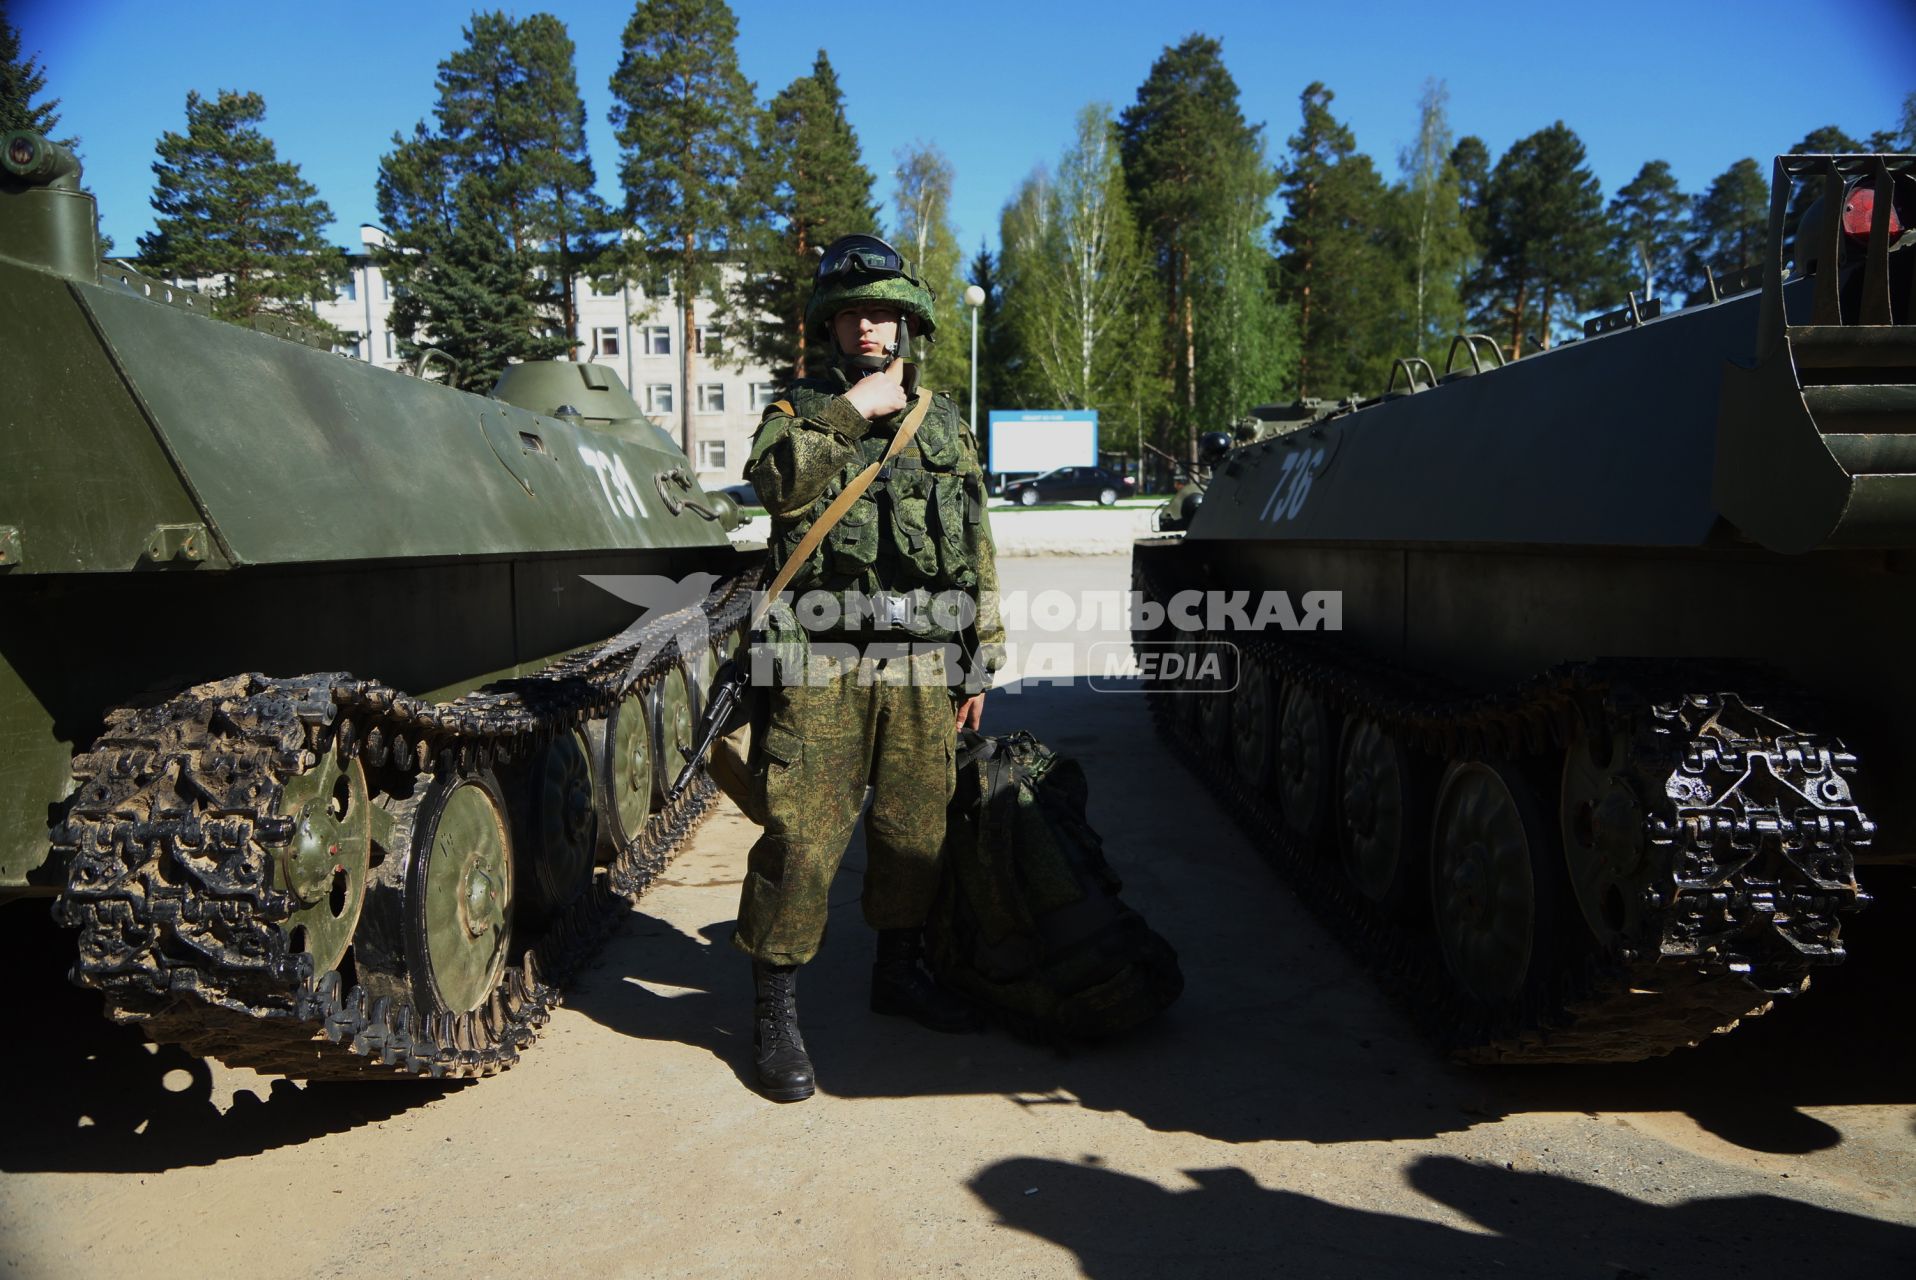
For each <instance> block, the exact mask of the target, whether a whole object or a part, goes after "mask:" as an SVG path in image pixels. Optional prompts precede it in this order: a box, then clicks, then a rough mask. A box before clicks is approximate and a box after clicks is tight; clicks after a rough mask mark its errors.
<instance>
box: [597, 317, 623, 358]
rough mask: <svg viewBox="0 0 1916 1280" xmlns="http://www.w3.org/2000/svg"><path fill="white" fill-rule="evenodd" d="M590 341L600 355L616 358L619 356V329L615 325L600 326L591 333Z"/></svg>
mask: <svg viewBox="0 0 1916 1280" xmlns="http://www.w3.org/2000/svg"><path fill="white" fill-rule="evenodd" d="M592 339H593V345H595V346H596V347H597V348H598V352H599V354H600V355H602V356H616V355H618V354H619V327H618V326H617V325H613V324H602V325H600V326H599V327H598V328H596V329H594V330H593V331H592Z"/></svg>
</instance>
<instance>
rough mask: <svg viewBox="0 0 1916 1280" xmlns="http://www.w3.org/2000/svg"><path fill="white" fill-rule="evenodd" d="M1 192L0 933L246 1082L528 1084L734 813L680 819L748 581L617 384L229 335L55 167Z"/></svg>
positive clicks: (537, 368)
mask: <svg viewBox="0 0 1916 1280" xmlns="http://www.w3.org/2000/svg"><path fill="white" fill-rule="evenodd" d="M0 163H3V164H4V171H5V172H4V178H3V180H0V349H3V350H4V352H5V355H4V357H0V358H3V359H4V361H5V366H6V397H5V401H4V404H0V415H4V426H3V428H0V438H3V439H4V440H5V442H6V447H7V460H6V464H5V465H4V467H0V901H6V902H10V903H11V905H9V906H7V907H6V908H4V909H0V927H6V924H5V922H6V920H7V918H8V916H9V913H12V912H18V911H22V910H31V909H33V906H34V903H33V902H32V901H31V900H33V899H39V900H41V901H40V903H39V909H40V910H46V909H47V902H48V900H51V905H52V909H53V910H54V912H55V914H56V916H57V918H59V919H60V920H62V921H63V922H64V923H66V924H68V925H69V926H71V927H72V929H73V930H74V932H73V934H72V935H71V936H72V938H73V939H74V942H75V944H76V951H75V962H74V967H73V969H72V976H73V978H74V980H75V981H77V982H79V983H81V984H82V985H84V986H87V987H91V988H94V989H96V990H98V991H99V992H100V993H101V994H102V996H103V998H104V1001H105V1009H106V1013H107V1015H108V1016H109V1017H111V1018H114V1019H116V1020H120V1021H129V1022H137V1023H139V1024H141V1025H142V1027H143V1028H144V1029H145V1031H146V1032H147V1033H148V1035H149V1036H151V1037H152V1038H153V1039H156V1040H160V1041H165V1042H172V1043H178V1044H181V1045H184V1046H185V1047H186V1048H188V1049H189V1050H191V1051H193V1052H196V1053H203V1054H210V1055H214V1056H217V1057H219V1058H221V1059H223V1060H225V1061H227V1062H229V1063H235V1064H240V1065H245V1066H249V1067H254V1068H258V1069H261V1070H265V1071H272V1072H280V1073H285V1074H288V1075H293V1076H299V1077H305V1078H339V1077H354V1078H359V1077H365V1076H369V1075H386V1076H390V1075H394V1074H413V1075H429V1076H468V1075H486V1074H490V1073H492V1072H494V1071H497V1070H498V1069H500V1068H502V1067H505V1066H508V1065H510V1064H511V1063H512V1062H513V1061H514V1060H515V1059H516V1057H517V1055H518V1053H519V1051H520V1050H521V1049H522V1048H524V1047H525V1046H526V1045H527V1044H528V1043H529V1042H530V1041H531V1040H532V1039H533V1037H534V1035H535V1033H536V1031H537V1029H538V1027H539V1026H540V1025H541V1024H542V1023H543V1021H544V1020H545V1017H546V1015H547V1012H548V1010H549V1008H550V1007H551V1005H552V1003H553V1001H554V1000H555V999H556V998H557V991H558V984H559V983H560V982H561V981H562V980H563V978H564V977H565V975H566V973H567V972H568V971H569V970H570V969H571V968H573V967H574V966H576V965H577V964H578V963H579V962H580V961H581V960H582V959H583V958H584V957H585V955H587V954H588V953H589V951H590V950H591V949H592V947H593V946H594V945H595V944H596V943H597V941H598V940H599V939H600V938H601V937H602V936H603V934H604V933H605V931H606V929H607V928H608V927H609V926H610V924H611V923H612V922H613V920H614V919H615V918H616V916H617V913H618V907H619V903H618V898H619V897H620V896H621V895H630V894H634V893H636V892H637V891H638V890H640V889H642V888H643V887H644V886H645V884H646V883H647V881H648V880H649V878H650V877H651V875H652V873H653V872H654V871H655V870H656V869H657V868H658V867H659V866H660V865H661V864H662V862H663V860H664V859H665V857H666V856H667V855H669V853H670V852H671V851H672V849H673V847H674V846H675V845H676V844H677V842H679V841H680V840H681V839H682V838H683V836H684V835H685V833H686V832H687V831H688V830H689V829H690V827H691V825H692V823H693V822H694V821H695V820H696V819H697V818H698V816H699V815H700V813H701V811H702V809H703V807H704V805H705V803H706V802H707V799H708V798H709V796H710V795H711V794H712V792H711V788H710V785H709V784H707V783H703V782H702V783H701V785H699V786H696V787H693V788H692V789H691V790H690V791H689V792H688V793H687V794H686V795H685V796H683V797H682V798H681V799H680V800H679V801H677V802H675V803H672V804H670V805H666V804H664V803H663V800H662V797H663V795H664V790H665V787H666V786H667V784H669V782H670V781H671V779H672V777H673V775H674V774H675V773H676V772H677V767H678V765H679V763H681V755H680V753H681V752H682V750H683V747H684V745H685V744H686V742H687V740H688V739H689V735H690V731H691V725H692V723H693V717H694V715H695V714H696V701H697V698H698V691H699V688H700V684H699V673H700V672H702V671H706V670H709V669H710V666H711V660H712V655H713V648H714V646H721V647H722V646H724V645H727V644H732V643H736V642H737V639H738V637H737V635H736V629H737V627H738V625H739V624H740V622H741V621H742V620H743V618H744V617H745V613H746V608H747V603H748V600H747V597H748V595H749V592H748V590H747V587H748V584H749V581H750V576H751V575H752V574H754V573H755V572H756V564H757V561H756V558H755V557H754V556H752V555H751V554H749V553H742V552H737V551H735V550H734V549H733V548H732V546H731V544H730V542H729V540H728V538H727V536H726V531H725V529H724V528H723V527H721V521H720V519H719V513H718V512H716V511H715V510H714V509H712V508H711V507H710V506H709V505H708V504H707V502H706V500H705V495H704V494H703V493H702V492H701V491H700V489H699V487H698V485H697V483H696V481H695V479H694V478H693V475H692V468H691V467H690V465H689V464H688V463H687V461H686V458H685V456H684V454H683V453H681V452H680V451H679V450H678V449H677V448H676V447H675V446H674V445H673V444H672V442H671V441H670V440H669V438H667V437H666V436H665V434H664V433H663V432H662V431H660V430H659V429H658V428H657V427H655V426H654V425H652V424H651V423H650V422H649V421H647V420H646V419H645V418H644V417H643V416H642V415H641V414H640V413H639V412H638V409H637V408H636V406H634V405H633V403H632V400H631V397H630V396H629V395H628V394H627V393H626V391H625V389H624V388H623V387H622V386H620V384H619V382H618V380H617V378H616V377H615V376H614V375H613V374H612V373H611V371H609V370H607V369H604V368H601V367H599V366H595V365H590V364H570V363H553V364H543V365H525V366H518V367H515V368H514V369H512V370H510V371H509V374H508V376H507V377H506V378H505V379H502V381H501V383H500V386H499V387H498V389H497V391H496V393H495V396H494V397H492V398H488V397H482V396H476V395H468V394H465V393H462V392H457V391H453V390H450V389H448V388H446V387H443V386H440V385H437V384H434V383H430V382H427V381H422V380H420V379H418V378H413V377H408V376H405V375H403V374H399V373H394V372H391V371H387V370H381V369H377V368H373V367H371V366H369V365H366V364H362V363H359V362H357V361H354V360H349V359H344V358H341V357H340V356H338V355H335V354H333V353H332V352H330V351H329V350H326V349H324V348H323V347H319V348H315V347H314V346H312V345H308V344H305V343H303V342H301V341H300V340H299V334H298V331H297V329H296V327H294V328H288V327H285V326H279V325H276V326H275V329H276V332H259V331H255V330H254V329H251V328H245V327H240V326H236V325H231V324H226V323H223V322H220V321H217V320H214V319H212V318H210V317H209V316H208V315H206V314H205V311H206V302H205V299H204V298H202V297H200V296H199V295H197V294H194V293H191V292H189V291H186V290H182V289H177V288H174V287H172V286H169V285H167V284H165V283H164V282H160V281H153V280H148V279H144V278H142V277H140V276H139V275H138V274H136V273H134V272H133V271H131V270H129V269H125V268H121V267H119V266H116V265H111V264H109V265H107V266H105V267H103V266H102V264H101V263H100V261H99V259H98V254H97V245H96V241H95V233H94V226H95V219H94V207H93V200H92V197H91V196H89V195H87V194H86V193H85V192H84V191H83V190H82V189H81V188H80V185H79V170H78V166H77V164H76V163H75V162H74V161H73V159H72V157H71V156H69V155H67V154H66V153H65V152H63V151H62V150H61V149H60V148H59V147H57V146H55V145H53V144H50V143H48V142H47V141H45V140H44V139H42V138H40V137H37V136H35V135H32V134H14V135H11V136H9V137H8V138H6V139H5V141H4V154H0ZM588 579H594V580H617V581H618V582H622V583H624V584H628V586H629V584H639V586H640V587H641V588H645V587H647V586H648V585H649V586H650V587H655V588H657V590H656V591H654V592H653V593H652V594H653V596H654V597H656V601H655V602H656V603H657V605H658V607H656V608H654V609H653V610H652V611H651V613H650V614H649V615H647V616H645V617H643V618H641V617H639V616H638V615H639V614H640V609H639V608H638V607H637V606H635V605H634V604H632V603H628V601H630V600H632V599H638V598H642V597H644V596H645V595H646V591H645V590H643V589H641V590H638V591H637V592H636V593H635V591H634V590H631V589H623V588H622V589H621V590H620V591H618V592H617V593H616V594H615V593H613V592H611V591H607V590H601V589H600V588H599V587H598V586H595V585H593V584H592V582H591V581H588ZM687 584H693V585H691V586H690V588H689V589H688V587H687ZM615 585H616V584H615ZM675 591H678V592H682V593H684V594H682V595H681V596H679V597H677V598H674V595H673V593H674V592H675Z"/></svg>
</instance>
